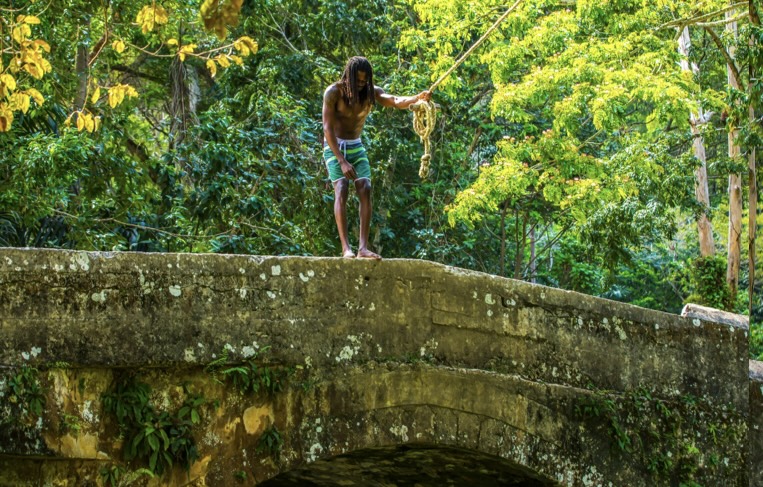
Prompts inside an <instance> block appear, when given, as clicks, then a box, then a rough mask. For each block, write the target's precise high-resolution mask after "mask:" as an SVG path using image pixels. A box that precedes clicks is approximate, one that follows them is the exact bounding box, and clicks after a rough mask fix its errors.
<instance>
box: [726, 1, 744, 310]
mask: <svg viewBox="0 0 763 487" xmlns="http://www.w3.org/2000/svg"><path fill="white" fill-rule="evenodd" d="M735 15H736V12H735V11H734V10H730V11H728V12H726V17H727V18H731V17H734V16H735ZM726 29H727V30H728V31H729V33H731V36H732V39H733V40H732V44H731V46H730V47H729V50H728V53H729V58H730V61H731V62H733V61H734V59H735V54H736V53H735V51H736V48H735V47H734V45H733V42H734V41H735V40H736V38H737V24H736V22H729V23H728V24H727V25H726ZM726 68H727V76H728V82H729V85H730V86H731V87H732V88H734V89H736V90H739V79H738V78H737V76H736V75H735V71H736V70H735V69H734V68H733V67H732V66H731V65H730V64H728V63H727V66H726ZM738 137H739V129H738V128H737V127H735V126H733V125H732V126H731V127H729V135H728V139H729V158H731V159H736V158H738V157H739V152H740V150H739V144H738V143H737V139H738ZM728 241H729V244H728V245H729V247H728V263H727V266H726V281H727V282H728V284H729V287H730V288H731V296H732V299H734V297H735V296H736V293H737V288H738V287H739V264H740V261H741V251H742V177H741V175H739V174H731V175H729V235H728Z"/></svg>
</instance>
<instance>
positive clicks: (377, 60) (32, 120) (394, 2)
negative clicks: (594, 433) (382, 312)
mask: <svg viewBox="0 0 763 487" xmlns="http://www.w3.org/2000/svg"><path fill="white" fill-rule="evenodd" d="M512 3H513V2H512ZM509 6H510V5H509V4H505V3H503V2H498V1H495V0H426V1H421V0H369V1H366V2H339V1H335V0H328V1H320V2H319V1H314V0H246V1H243V0H204V1H202V0H197V1H178V0H161V1H148V0H145V1H138V2H135V1H123V0H111V1H109V0H101V1H90V0H65V1H55V2H43V1H34V0H26V1H23V0H3V1H2V2H0V147H1V148H2V150H0V245H2V246H19V247H23V246H30V247H54V248H68V249H82V250H102V251H111V250H131V251H145V252H224V253H247V254H274V255H316V256H338V255H340V250H341V249H340V247H339V241H338V238H337V235H336V225H335V223H334V219H333V212H332V206H333V191H332V189H331V186H330V184H329V182H328V177H327V173H326V169H325V167H324V165H323V161H322V160H321V154H322V151H321V145H322V139H323V133H322V125H321V103H322V99H323V91H324V90H325V89H326V87H327V86H328V85H329V84H331V83H332V82H334V81H336V80H337V79H338V78H339V75H340V74H341V70H342V68H343V66H344V64H345V62H346V60H347V59H348V58H349V57H350V56H353V55H363V56H366V57H367V58H369V60H370V61H371V62H372V64H373V66H374V69H375V72H374V78H375V82H376V84H377V85H379V86H381V87H383V88H384V90H386V91H387V92H389V93H393V94H399V95H408V94H414V93H418V92H420V91H421V90H424V89H426V88H427V87H428V86H430V85H431V83H432V82H433V81H434V80H435V79H437V78H438V77H439V76H440V75H441V74H442V73H444V72H445V71H446V70H447V69H448V68H449V67H451V66H452V65H453V63H454V61H455V60H456V59H457V58H458V57H459V56H460V55H461V54H463V53H464V52H465V51H466V50H467V49H468V48H469V47H470V46H471V45H473V44H474V42H475V41H476V40H477V39H478V38H479V37H480V36H481V35H482V34H483V33H484V32H485V31H486V30H487V28H488V27H489V26H490V25H492V24H493V22H494V21H495V20H496V19H497V18H499V17H500V16H501V14H502V13H503V12H504V11H506V10H507V9H508V8H509ZM760 12H761V6H760V3H759V2H758V1H757V0H750V1H749V2H748V1H741V2H735V1H733V0H732V1H731V2H726V1H720V0H706V1H701V2H696V1H679V0H657V1H647V0H597V1H594V0H553V1H552V0H521V1H519V2H518V4H517V7H516V10H515V11H513V12H512V13H511V14H510V15H509V16H508V17H507V18H506V20H505V21H503V23H502V24H501V25H500V26H499V28H498V29H497V30H496V31H495V32H494V33H493V34H492V35H491V36H490V37H489V38H488V39H487V41H486V42H485V43H484V44H482V45H481V46H480V47H479V49H478V50H476V51H475V52H474V53H473V54H471V55H470V56H469V57H468V58H466V60H465V62H464V63H463V64H462V65H461V66H459V68H458V69H457V70H455V71H454V72H453V73H452V74H451V75H450V76H448V77H447V78H446V79H445V81H444V82H443V83H442V84H441V85H439V86H438V87H437V90H436V91H435V92H434V101H435V102H436V103H437V104H438V105H439V110H438V119H437V125H436V128H435V131H434V133H433V136H432V143H433V159H432V166H431V172H430V175H429V177H428V178H427V179H425V180H421V179H420V178H419V176H418V169H419V157H420V155H421V151H422V147H421V144H420V141H419V140H418V137H417V136H416V135H415V133H414V132H413V130H412V129H411V113H410V112H407V111H400V110H386V109H382V108H380V107H377V108H376V109H375V110H374V112H373V113H372V114H371V116H370V117H369V120H368V123H367V125H366V129H365V131H364V134H363V138H364V140H365V142H366V146H367V149H368V152H369V156H370V159H371V161H372V180H373V187H374V214H373V222H372V228H371V231H372V234H371V240H372V247H373V249H375V250H376V251H378V252H381V253H382V254H383V255H384V256H385V257H386V258H396V257H402V258H415V259H429V260H433V261H437V262H442V263H444V264H448V265H455V266H460V267H465V268H469V269H475V270H479V271H484V272H489V273H492V274H498V275H503V276H507V277H513V278H517V279H524V280H527V281H531V282H536V283H540V284H544V285H549V286H555V287H561V288H565V289H571V290H575V291H580V292H584V293H589V294H594V295H599V296H603V297H607V298H610V299H615V300H620V301H625V302H629V303H633V304H637V305H640V306H645V307H649V308H655V309H660V310H665V311H670V312H678V311H680V309H681V307H682V305H683V304H684V303H685V302H686V301H687V300H690V301H693V302H699V303H703V304H707V305H711V306H714V307H719V308H726V309H729V310H733V311H736V312H739V313H745V314H751V321H752V322H753V333H752V337H753V347H752V352H751V353H752V355H753V356H758V355H763V332H761V331H760V325H757V324H756V323H761V322H762V321H763V299H762V298H761V296H762V295H761V292H760V290H761V284H763V283H762V282H761V272H760V263H759V260H760V259H759V258H757V257H759V256H760V252H761V244H760V242H758V241H756V240H755V230H756V228H757V226H758V224H759V221H758V217H757V214H758V211H757V194H758V189H757V188H758V186H757V184H756V181H757V179H758V176H757V172H756V170H755V167H756V158H755V156H756V152H755V149H756V148H757V149H758V155H759V154H760V146H761V135H762V134H763V130H762V128H761V120H762V119H763V118H762V117H761V116H762V115H763V107H761V95H762V93H763V81H761V70H763V55H762V54H761V52H762V51H761V45H762V44H763V30H762V29H761V25H760V16H759V14H760ZM350 206H351V207H353V206H355V205H354V204H353V205H350ZM353 211H354V213H353ZM349 218H350V221H351V222H353V225H351V228H353V229H354V230H353V231H354V232H355V235H354V236H353V237H352V240H353V242H357V228H356V225H354V222H357V209H354V210H351V211H350V215H349ZM756 268H757V272H755V270H756ZM761 358H763V357H761Z"/></svg>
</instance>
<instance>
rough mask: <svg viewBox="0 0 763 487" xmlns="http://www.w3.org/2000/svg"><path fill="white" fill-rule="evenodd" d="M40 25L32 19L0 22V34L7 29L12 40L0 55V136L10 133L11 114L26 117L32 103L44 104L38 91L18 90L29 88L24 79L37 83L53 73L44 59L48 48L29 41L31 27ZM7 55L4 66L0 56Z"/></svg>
mask: <svg viewBox="0 0 763 487" xmlns="http://www.w3.org/2000/svg"><path fill="white" fill-rule="evenodd" d="M40 23H41V22H40V19H39V18H38V17H36V16H33V15H23V14H20V15H17V16H16V20H15V22H14V21H12V20H11V19H10V18H3V19H0V30H2V31H5V29H8V30H9V31H10V39H11V40H12V42H11V43H10V44H9V45H6V46H4V49H3V50H2V51H0V132H7V131H8V130H10V129H11V126H12V124H13V120H14V112H22V113H24V114H26V113H27V112H28V111H29V109H30V108H31V101H32V100H34V101H35V103H36V104H37V105H42V103H43V101H44V99H43V97H42V94H41V93H40V92H39V91H38V90H36V89H33V88H29V89H26V90H24V89H21V88H22V87H23V86H25V85H27V84H28V80H29V78H28V77H27V76H31V77H32V78H34V79H35V80H40V79H42V78H43V76H44V75H45V73H49V72H50V71H51V69H52V67H51V65H50V62H49V61H48V60H47V59H45V57H44V54H45V53H49V52H50V45H48V43H47V42H45V41H43V40H41V39H33V38H32V37H33V31H32V27H33V26H36V25H39V24H40ZM8 54H10V55H11V59H10V62H8V63H6V62H4V61H3V56H4V55H8ZM17 90H18V91H17Z"/></svg>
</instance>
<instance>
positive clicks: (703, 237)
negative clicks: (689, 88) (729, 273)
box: [678, 27, 715, 257]
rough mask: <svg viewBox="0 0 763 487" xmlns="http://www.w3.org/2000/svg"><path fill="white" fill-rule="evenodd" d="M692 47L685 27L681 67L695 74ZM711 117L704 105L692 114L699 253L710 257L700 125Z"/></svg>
mask: <svg viewBox="0 0 763 487" xmlns="http://www.w3.org/2000/svg"><path fill="white" fill-rule="evenodd" d="M690 48H691V38H690V37H689V28H688V27H684V30H683V32H681V36H680V37H679V38H678V52H679V53H681V55H682V59H681V69H683V70H684V71H689V70H690V69H691V71H692V72H694V73H695V74H697V73H698V71H699V68H698V67H697V65H696V64H694V63H692V64H691V68H690V67H689V49H690ZM708 119H709V117H706V116H705V115H704V114H703V113H702V106H699V107H698V110H697V113H696V114H694V113H692V114H691V120H690V123H691V133H692V138H693V144H692V146H693V149H694V157H696V158H697V160H699V162H700V165H699V167H697V169H696V170H695V171H694V193H695V194H696V196H697V201H698V202H699V204H701V205H702V208H703V209H702V214H701V215H700V217H699V218H698V219H697V230H698V232H699V253H700V255H701V256H702V257H709V256H711V255H714V254H715V242H714V241H713V226H712V224H711V223H710V220H709V219H708V218H707V212H708V210H709V209H710V194H709V190H708V186H707V158H706V157H705V143H704V141H703V140H702V135H701V133H700V129H699V126H700V125H702V124H703V123H706V122H707V120H708Z"/></svg>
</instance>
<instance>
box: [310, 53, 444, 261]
mask: <svg viewBox="0 0 763 487" xmlns="http://www.w3.org/2000/svg"><path fill="white" fill-rule="evenodd" d="M431 97H432V94H431V93H430V92H429V91H422V92H421V93H419V94H418V95H416V96H405V97H400V96H392V95H389V94H387V93H385V92H384V90H382V89H381V88H379V87H378V86H374V78H373V69H372V68H371V63H369V62H368V59H366V58H364V57H360V56H355V57H352V58H350V60H349V61H347V65H346V66H345V68H344V73H343V74H342V78H341V79H340V80H339V81H337V82H336V83H333V84H332V85H331V86H329V87H328V88H327V89H326V92H325V93H324V94H323V135H324V142H323V159H324V160H325V161H326V168H327V169H328V172H329V177H330V178H331V182H332V184H333V185H334V218H335V219H336V226H337V229H338V230H339V240H340V242H341V243H342V256H343V257H345V258H353V257H355V254H354V253H353V251H352V247H350V243H349V241H348V239H347V213H346V206H347V191H348V188H349V186H350V183H349V181H350V180H352V181H354V184H355V190H356V191H357V192H358V198H359V199H360V239H359V240H360V241H359V242H358V253H357V257H358V258H365V259H381V256H380V255H378V254H375V253H374V252H371V251H370V250H368V231H369V228H370V225H371V213H372V211H371V179H370V178H371V168H370V166H369V163H368V157H367V156H366V150H365V148H364V147H363V143H362V142H361V140H360V133H361V132H362V131H363V126H364V125H365V123H366V118H367V117H368V114H369V113H371V109H372V108H373V106H374V104H375V103H376V102H377V101H378V102H379V104H380V105H381V106H383V107H393V108H399V109H405V108H408V107H409V106H411V105H412V104H414V103H416V102H417V101H419V100H430V99H431Z"/></svg>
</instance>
